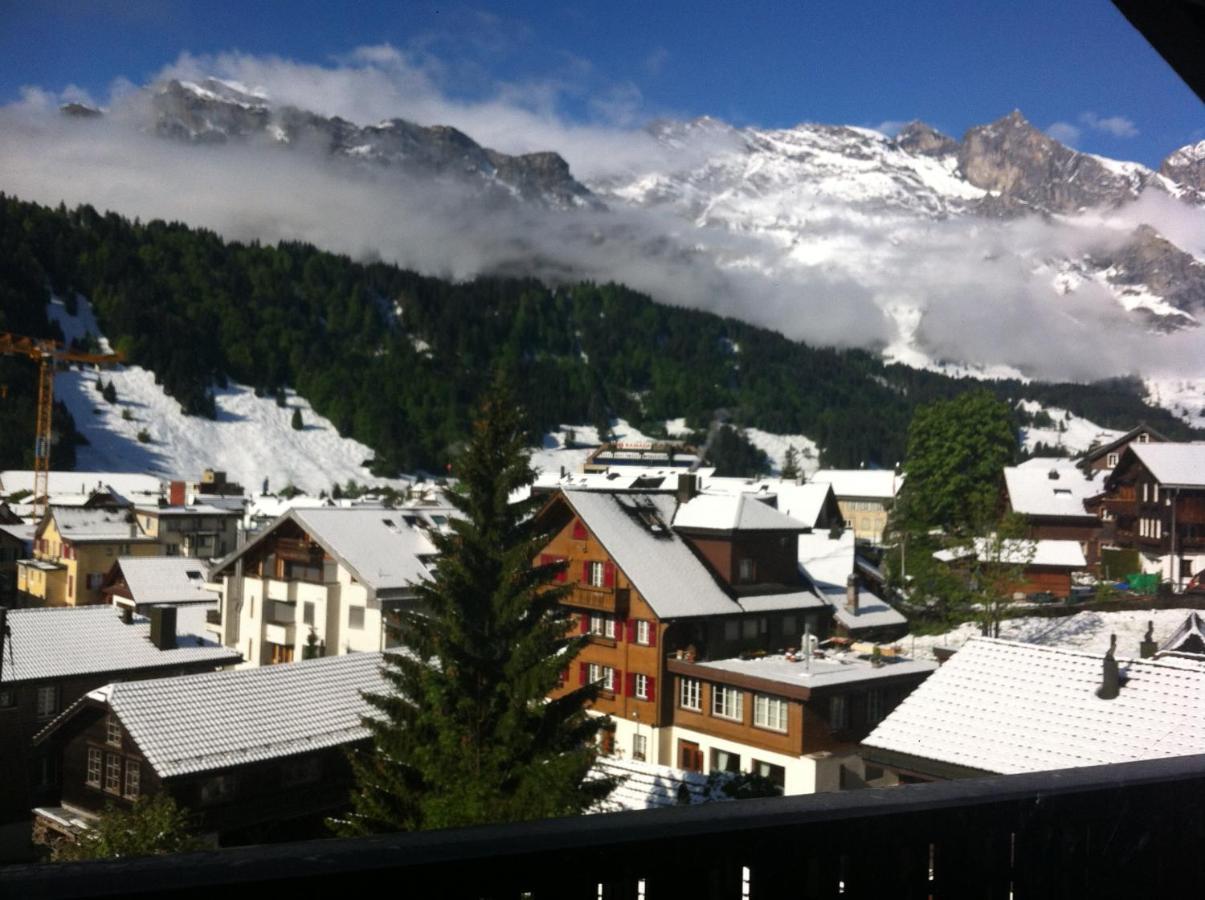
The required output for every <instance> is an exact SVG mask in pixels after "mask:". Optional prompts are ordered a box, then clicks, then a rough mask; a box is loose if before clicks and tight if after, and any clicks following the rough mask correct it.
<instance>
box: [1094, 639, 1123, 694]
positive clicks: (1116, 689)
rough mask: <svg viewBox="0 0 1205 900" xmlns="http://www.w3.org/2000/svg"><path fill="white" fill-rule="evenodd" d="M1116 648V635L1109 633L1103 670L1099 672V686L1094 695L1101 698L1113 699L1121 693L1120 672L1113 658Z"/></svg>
mask: <svg viewBox="0 0 1205 900" xmlns="http://www.w3.org/2000/svg"><path fill="white" fill-rule="evenodd" d="M1116 650H1117V635H1115V634H1111V635H1109V652H1108V653H1106V654H1105V659H1104V671H1103V672H1102V673H1101V679H1100V687H1099V688H1097V690H1096V696H1097V697H1099V698H1100V699H1101V700H1115V699H1116V698H1117V695H1118V694H1119V693H1121V672H1120V671H1119V670H1118V668H1117V660H1116V659H1114V658H1113V653H1114V651H1116Z"/></svg>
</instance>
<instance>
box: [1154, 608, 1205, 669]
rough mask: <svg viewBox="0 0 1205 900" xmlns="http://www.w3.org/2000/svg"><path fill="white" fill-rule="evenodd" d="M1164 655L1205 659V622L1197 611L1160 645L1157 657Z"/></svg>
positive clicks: (1191, 613)
mask: <svg viewBox="0 0 1205 900" xmlns="http://www.w3.org/2000/svg"><path fill="white" fill-rule="evenodd" d="M1162 654H1172V655H1176V656H1188V657H1192V658H1194V659H1205V621H1202V619H1201V614H1200V613H1198V612H1197V611H1196V610H1193V611H1192V612H1190V613H1189V614H1188V616H1187V617H1186V618H1185V619H1184V621H1183V622H1182V623H1181V624H1180V627H1179V628H1177V629H1176V630H1175V631H1173V632H1172V633H1171V635H1170V636H1168V638H1167V640H1165V641H1164V642H1163V643H1162V644H1160V645H1159V650H1158V652H1157V653H1156V654H1155V655H1156V656H1160V655H1162Z"/></svg>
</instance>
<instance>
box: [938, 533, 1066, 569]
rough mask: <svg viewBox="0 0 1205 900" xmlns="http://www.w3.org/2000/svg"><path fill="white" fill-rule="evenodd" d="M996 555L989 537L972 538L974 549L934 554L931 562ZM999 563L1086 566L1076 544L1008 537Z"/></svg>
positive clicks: (1002, 548)
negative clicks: (933, 560)
mask: <svg viewBox="0 0 1205 900" xmlns="http://www.w3.org/2000/svg"><path fill="white" fill-rule="evenodd" d="M994 553H995V549H994V548H993V547H992V542H991V541H990V540H989V539H988V538H975V547H974V550H972V549H971V548H970V547H969V546H968V547H952V548H950V549H949V550H938V551H937V552H936V553H934V554H933V558H934V559H939V560H941V561H942V562H953V561H954V560H956V559H965V558H967V557H971V556H980V557H983V556H991V555H992V554H994ZM999 561H1000V562H1001V563H1003V564H1004V565H1025V566H1057V567H1059V568H1081V569H1082V568H1084V567H1086V566H1087V565H1088V561H1087V559H1085V557H1084V548H1083V547H1081V546H1080V543H1079V541H1056V540H1046V539H1043V540H1038V541H1033V540H1029V539H1028V538H1010V539H1007V540H1005V541H1003V542H1002V544H1001V546H1000V559H999Z"/></svg>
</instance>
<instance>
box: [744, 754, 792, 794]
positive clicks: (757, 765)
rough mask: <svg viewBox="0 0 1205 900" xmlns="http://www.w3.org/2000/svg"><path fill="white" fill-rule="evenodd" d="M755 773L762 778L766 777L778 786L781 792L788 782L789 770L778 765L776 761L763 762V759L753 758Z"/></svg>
mask: <svg viewBox="0 0 1205 900" xmlns="http://www.w3.org/2000/svg"><path fill="white" fill-rule="evenodd" d="M752 771H753V774H754V775H757V776H758V777H760V778H764V779H766V780H767V781H769V782H770V783H771V784H773V785H775V786H776V787H777V788H778V792H779V793H780V794H781V793H782V790H783V788H785V787H786V784H787V770H786V769H784V768H783V767H782V766H776V765H774V763H768V762H762V761H761V760H758V759H755V760H753V769H752Z"/></svg>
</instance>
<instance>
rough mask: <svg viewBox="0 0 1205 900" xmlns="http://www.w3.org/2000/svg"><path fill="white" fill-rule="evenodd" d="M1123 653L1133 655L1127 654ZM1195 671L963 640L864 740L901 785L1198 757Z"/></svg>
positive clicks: (1177, 664)
mask: <svg viewBox="0 0 1205 900" xmlns="http://www.w3.org/2000/svg"><path fill="white" fill-rule="evenodd" d="M1133 650H1135V651H1137V650H1139V648H1138V647H1134V648H1133ZM1202 708H1205V665H1203V664H1202V660H1201V659H1184V658H1177V657H1175V656H1173V655H1168V654H1164V655H1161V656H1158V657H1157V658H1154V659H1122V660H1117V659H1114V658H1113V651H1110V652H1109V653H1108V654H1106V655H1102V654H1100V653H1088V652H1085V651H1082V650H1072V649H1067V648H1062V647H1046V646H1040V645H1037V644H1022V643H1015V642H1012V641H1002V640H995V639H991V638H973V639H972V640H970V641H968V642H967V643H966V644H965V645H964V646H963V647H962V648H961V649H960V650H958V651H957V652H956V653H955V654H954V655H953V656H952V657H951V658H950V660H949V661H948V662H946V663H945V664H944V665H942V667H941V668H940V669H939V670H938V671H937V672H935V673H934V674H933V675H932V676H930V677H929V679H928V680H927V681H925V683H924V684H922V685H921V686H920V687H918V688H917V689H916V690H915V691H913V692H912V693H911V694H910V695H909V696H908V697H907V699H905V700H904V702H903V703H901V704H900V705H899V707H898V708H897V709H896V710H895V711H894V712H893V713H891V714H889V715H888V716H887V717H886V718H885V719H884V720H883V722H882V723H881V724H880V725H879V726H878V727H877V728H875V729H874V731H873V732H871V734H870V736H869V737H867V738H866V740H865V741H864V742H863V749H862V753H863V756H864V757H865V759H866V761H867V763H868V764H870V765H876V766H881V767H883V768H885V769H888V770H891V771H893V772H895V773H896V775H897V776H898V777H899V778H900V780H901V781H903V782H915V781H933V780H942V779H950V778H974V777H979V776H983V775H994V774H1013V773H1019V772H1041V771H1046V770H1049V769H1069V768H1075V767H1078V766H1094V765H1103V764H1106V763H1121V762H1131V761H1134V760H1141V759H1160V758H1163V757H1169V756H1185V755H1190V754H1198V753H1205V716H1202V715H1201V710H1202Z"/></svg>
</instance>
